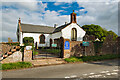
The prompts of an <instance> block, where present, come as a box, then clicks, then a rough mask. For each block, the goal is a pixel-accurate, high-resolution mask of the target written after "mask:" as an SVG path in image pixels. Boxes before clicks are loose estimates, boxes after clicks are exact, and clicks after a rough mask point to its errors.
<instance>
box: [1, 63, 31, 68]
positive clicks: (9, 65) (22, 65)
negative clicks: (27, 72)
mask: <svg viewBox="0 0 120 80" xmlns="http://www.w3.org/2000/svg"><path fill="white" fill-rule="evenodd" d="M29 67H32V64H31V63H30V62H16V63H4V64H2V70H10V69H21V68H29Z"/></svg>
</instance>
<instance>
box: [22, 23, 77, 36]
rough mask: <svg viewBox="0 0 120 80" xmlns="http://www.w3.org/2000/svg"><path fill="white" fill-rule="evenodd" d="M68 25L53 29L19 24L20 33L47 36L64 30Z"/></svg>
mask: <svg viewBox="0 0 120 80" xmlns="http://www.w3.org/2000/svg"><path fill="white" fill-rule="evenodd" d="M70 24H71V23H67V24H64V25H61V26H59V27H57V28H54V27H51V26H43V25H32V24H23V23H21V29H22V32H32V33H48V34H50V33H56V32H60V31H61V30H62V29H63V28H65V27H66V26H68V25H70ZM77 25H78V24H77ZM78 26H79V25H78Z"/></svg>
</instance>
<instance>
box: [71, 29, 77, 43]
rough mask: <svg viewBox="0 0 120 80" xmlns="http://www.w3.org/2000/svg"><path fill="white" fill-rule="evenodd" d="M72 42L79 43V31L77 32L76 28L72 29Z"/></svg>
mask: <svg viewBox="0 0 120 80" xmlns="http://www.w3.org/2000/svg"><path fill="white" fill-rule="evenodd" d="M71 40H72V41H77V30H76V28H72V30H71Z"/></svg>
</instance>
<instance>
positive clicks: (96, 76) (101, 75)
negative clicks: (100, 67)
mask: <svg viewBox="0 0 120 80" xmlns="http://www.w3.org/2000/svg"><path fill="white" fill-rule="evenodd" d="M94 76H95V77H100V76H102V75H100V74H99V75H94Z"/></svg>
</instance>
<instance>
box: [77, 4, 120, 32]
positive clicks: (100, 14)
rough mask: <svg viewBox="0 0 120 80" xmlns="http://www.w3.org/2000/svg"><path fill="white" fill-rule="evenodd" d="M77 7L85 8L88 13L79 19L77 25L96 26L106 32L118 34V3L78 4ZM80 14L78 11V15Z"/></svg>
mask: <svg viewBox="0 0 120 80" xmlns="http://www.w3.org/2000/svg"><path fill="white" fill-rule="evenodd" d="M78 4H79V7H81V6H82V7H85V10H86V11H88V13H87V14H85V15H82V17H81V19H79V24H82V25H84V24H87V23H88V24H90V23H93V24H97V25H100V26H102V27H103V28H106V29H107V30H113V31H114V32H115V33H117V34H118V3H117V2H114V3H113V2H112V3H109V4H106V3H105V2H104V3H103V2H96V3H80V2H78ZM80 13H81V12H80V11H79V14H80Z"/></svg>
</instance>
